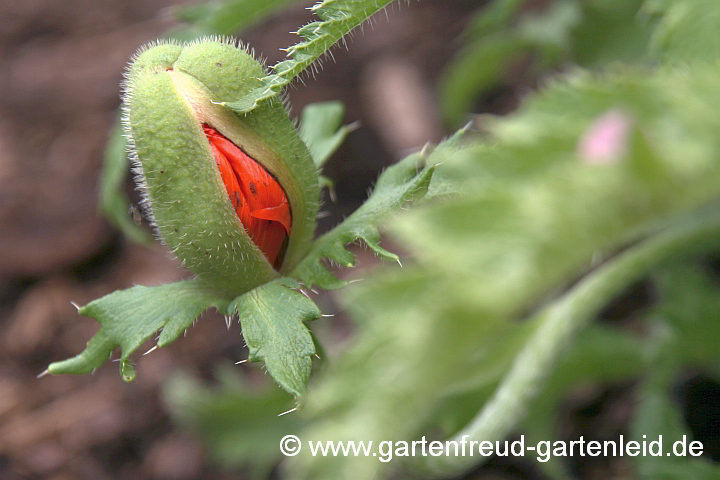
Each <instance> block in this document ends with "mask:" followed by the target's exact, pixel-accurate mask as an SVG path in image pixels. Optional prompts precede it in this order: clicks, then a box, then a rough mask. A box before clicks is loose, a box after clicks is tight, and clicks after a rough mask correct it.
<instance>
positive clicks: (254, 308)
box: [228, 278, 322, 397]
mask: <svg viewBox="0 0 720 480" xmlns="http://www.w3.org/2000/svg"><path fill="white" fill-rule="evenodd" d="M291 287H297V283H296V282H294V281H292V280H289V279H284V278H281V279H278V280H274V281H272V282H270V283H266V284H265V285H262V286H260V287H257V288H255V289H254V290H251V291H249V292H248V293H246V294H244V295H241V296H240V297H237V298H236V299H235V300H233V301H232V303H231V304H230V306H229V307H228V311H229V312H234V313H237V314H238V315H239V317H240V324H241V325H242V329H243V337H245V342H246V343H247V346H248V349H249V350H250V357H249V359H250V361H251V362H253V361H256V360H260V361H263V362H265V366H266V367H267V370H268V372H269V373H270V375H271V376H272V377H273V378H274V379H275V381H276V382H277V383H278V384H279V385H280V386H281V387H282V388H284V389H285V390H287V391H288V392H290V393H292V394H293V395H294V396H296V397H299V396H301V395H302V394H303V393H304V392H305V389H306V388H307V382H308V379H309V378H310V371H311V368H312V360H311V358H310V357H311V356H312V355H313V354H314V353H315V345H314V343H313V339H312V336H311V335H310V332H309V331H308V329H307V327H306V326H305V323H304V322H308V321H310V320H315V319H317V318H320V317H321V316H322V315H321V313H320V310H318V308H317V306H316V305H315V303H314V302H313V301H312V300H310V299H309V298H307V297H306V296H305V295H303V294H302V293H300V292H298V291H296V290H294V289H293V288H291Z"/></svg>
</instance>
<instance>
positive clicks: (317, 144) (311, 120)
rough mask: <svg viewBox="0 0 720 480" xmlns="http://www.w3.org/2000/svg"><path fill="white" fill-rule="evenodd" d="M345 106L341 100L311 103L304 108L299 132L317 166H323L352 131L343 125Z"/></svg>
mask: <svg viewBox="0 0 720 480" xmlns="http://www.w3.org/2000/svg"><path fill="white" fill-rule="evenodd" d="M344 115H345V107H344V106H343V104H342V103H340V102H318V103H311V104H310V105H308V106H307V107H305V108H304V109H303V112H302V117H301V120H300V128H299V133H300V137H302V139H303V141H304V142H305V145H307V147H308V150H310V155H312V158H313V161H314V162H315V166H316V167H318V168H321V167H322V166H323V165H324V164H325V162H327V161H328V159H329V158H330V156H331V155H332V154H333V153H334V152H335V150H337V149H338V147H340V145H342V143H343V142H344V141H345V137H347V136H348V134H349V133H350V126H349V125H343V124H342V121H343V117H344Z"/></svg>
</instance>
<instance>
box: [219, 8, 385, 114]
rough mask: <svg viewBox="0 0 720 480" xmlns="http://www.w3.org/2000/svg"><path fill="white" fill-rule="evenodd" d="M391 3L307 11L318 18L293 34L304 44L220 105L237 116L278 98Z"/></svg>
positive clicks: (292, 49)
mask: <svg viewBox="0 0 720 480" xmlns="http://www.w3.org/2000/svg"><path fill="white" fill-rule="evenodd" d="M392 1H393V0H324V1H323V2H321V3H318V4H316V5H314V6H313V7H312V8H311V10H312V11H313V12H315V14H316V15H317V16H318V17H320V20H319V21H316V22H312V23H309V24H307V25H305V26H304V27H302V28H300V29H299V30H298V31H297V34H298V35H300V36H301V37H302V38H304V39H305V40H304V41H303V42H300V43H298V44H296V45H293V46H292V47H290V48H288V49H287V55H288V57H289V58H288V59H287V60H283V61H282V62H280V63H278V64H276V65H273V66H272V67H271V68H272V70H273V72H274V73H273V74H271V75H268V76H266V77H263V78H262V79H261V80H260V86H259V87H257V88H254V89H252V90H250V92H248V93H247V94H245V95H244V96H243V97H241V98H238V99H236V100H234V101H231V102H223V103H222V104H223V105H226V106H227V107H229V108H231V109H232V110H234V111H235V112H237V113H240V114H242V113H247V112H250V111H251V110H254V109H255V108H256V107H257V106H258V105H259V104H260V103H261V102H263V101H265V100H268V99H270V98H272V97H274V96H276V95H278V94H279V93H280V92H281V91H282V89H283V88H284V87H285V86H286V85H288V84H289V83H290V82H291V81H292V80H293V78H295V77H296V76H297V75H299V74H300V73H302V72H303V71H304V70H305V69H306V68H308V67H309V66H310V65H312V64H313V63H314V62H315V61H316V60H317V59H318V58H320V56H321V55H323V54H324V53H326V52H327V51H328V50H330V47H332V46H333V45H334V44H335V43H336V42H337V41H339V40H340V39H341V38H342V37H343V36H345V35H346V34H348V33H350V32H351V31H352V30H353V29H354V28H355V27H357V26H358V25H360V24H361V23H363V22H364V21H365V20H367V19H368V18H369V17H370V16H372V15H373V14H374V13H376V12H377V11H378V10H381V9H383V8H385V7H386V6H388V5H389V4H390V3H392Z"/></svg>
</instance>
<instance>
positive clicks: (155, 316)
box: [48, 279, 228, 381]
mask: <svg viewBox="0 0 720 480" xmlns="http://www.w3.org/2000/svg"><path fill="white" fill-rule="evenodd" d="M227 304H228V301H227V300H226V299H223V298H221V297H219V296H217V294H215V293H214V292H213V291H212V290H210V289H209V288H208V287H207V286H206V285H205V284H204V283H203V282H201V281H200V280H197V279H194V280H184V281H181V282H176V283H168V284H166V285H160V286H156V287H143V286H135V287H132V288H129V289H127V290H119V291H116V292H113V293H111V294H109V295H106V296H104V297H102V298H99V299H97V300H93V301H92V302H90V303H88V304H87V305H85V306H84V307H81V308H80V309H79V310H78V313H80V315H84V316H87V317H90V318H94V319H95V320H97V321H98V323H100V330H99V331H98V332H97V333H96V334H95V336H94V337H93V338H92V339H91V340H90V341H89V342H88V345H87V347H86V348H85V350H83V351H82V352H81V353H80V354H79V355H77V356H75V357H73V358H70V359H67V360H64V361H61V362H55V363H52V364H51V365H50V366H49V367H48V372H49V373H51V374H53V375H55V374H64V373H71V374H85V373H90V372H92V371H93V370H94V369H96V368H97V367H99V366H100V365H102V364H103V363H104V362H105V361H107V359H108V357H109V356H110V354H111V353H112V351H113V350H114V349H115V348H116V347H120V348H121V350H122V352H121V355H120V370H121V374H122V375H123V378H124V379H125V380H126V381H132V380H133V379H134V378H135V371H134V369H133V367H132V366H131V365H130V362H129V358H130V355H131V354H132V353H133V352H134V351H135V350H137V348H138V347H140V345H142V344H143V343H144V342H145V341H146V340H148V339H149V338H150V337H152V336H153V335H154V334H155V333H156V332H157V331H159V330H162V331H161V332H160V335H159V337H158V340H157V347H159V348H162V347H164V346H166V345H168V344H170V343H172V342H173V341H174V340H175V339H176V338H177V337H178V336H180V334H182V333H183V332H184V331H185V330H186V329H187V328H189V327H190V326H192V323H193V322H194V321H195V319H196V318H197V317H198V316H199V315H200V314H201V313H202V312H204V311H205V310H207V309H208V308H209V307H215V308H216V309H217V310H218V311H221V312H224V311H225V310H226V308H227Z"/></svg>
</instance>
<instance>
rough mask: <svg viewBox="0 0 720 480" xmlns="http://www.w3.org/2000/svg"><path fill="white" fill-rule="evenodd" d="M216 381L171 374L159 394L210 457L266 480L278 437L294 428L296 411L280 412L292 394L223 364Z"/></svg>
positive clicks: (298, 420) (289, 403) (298, 419)
mask: <svg viewBox="0 0 720 480" xmlns="http://www.w3.org/2000/svg"><path fill="white" fill-rule="evenodd" d="M218 376H219V378H218V380H219V385H218V386H217V387H215V388H213V389H209V388H207V387H205V386H203V385H201V384H200V383H198V381H197V380H195V379H193V378H192V377H190V376H187V375H175V376H173V377H171V378H170V380H169V382H167V384H166V385H165V386H164V389H163V393H164V397H165V400H166V402H167V404H168V405H169V407H170V412H171V413H172V415H173V417H174V418H175V419H177V420H178V421H179V422H180V423H181V424H182V425H183V426H185V427H188V428H189V429H190V430H191V431H193V432H195V433H197V434H198V435H199V436H200V438H202V439H203V441H204V443H205V444H206V445H207V446H208V447H209V448H208V450H209V452H210V455H211V458H212V459H213V460H215V461H216V462H218V463H220V464H222V466H223V467H226V468H234V469H237V468H240V467H243V468H247V469H248V470H249V471H250V474H251V475H250V476H251V478H255V479H257V480H260V479H267V478H268V475H269V473H270V471H271V470H272V468H273V467H274V466H275V465H276V464H277V463H278V462H279V461H280V459H281V458H282V457H281V455H280V450H279V449H278V444H279V443H280V439H282V437H284V436H285V435H288V434H291V433H295V434H297V433H298V430H299V429H300V427H301V426H302V424H303V423H304V421H303V420H302V419H301V417H300V416H298V415H283V416H280V417H278V415H279V414H280V413H282V412H285V411H287V410H289V409H290V408H292V406H293V399H292V397H291V396H290V395H288V394H287V393H286V392H284V391H283V390H281V389H279V388H270V389H263V390H260V391H258V389H254V388H253V386H252V385H250V384H248V382H247V381H246V380H245V379H244V378H243V377H242V376H241V375H240V374H239V373H238V370H237V368H234V367H231V366H228V367H227V368H223V369H221V370H220V372H219V375H218Z"/></svg>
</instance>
